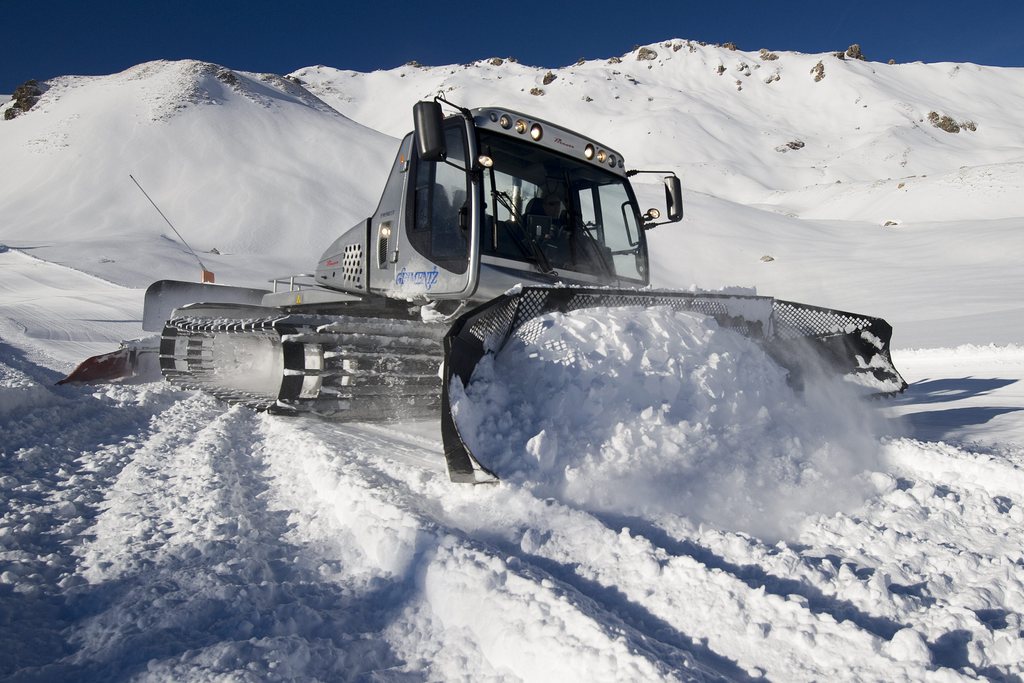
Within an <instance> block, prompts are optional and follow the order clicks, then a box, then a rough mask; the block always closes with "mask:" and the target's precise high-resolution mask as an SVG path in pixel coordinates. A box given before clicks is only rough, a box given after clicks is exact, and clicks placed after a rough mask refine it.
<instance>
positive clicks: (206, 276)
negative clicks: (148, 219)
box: [128, 173, 214, 283]
mask: <svg viewBox="0 0 1024 683" xmlns="http://www.w3.org/2000/svg"><path fill="white" fill-rule="evenodd" d="M128 177H129V178H131V179H132V182H133V183H135V187H137V188H139V192H141V193H142V194H143V195H145V197H146V199H148V200H149V203H150V204H152V205H153V208H154V209H156V212H157V213H158V214H160V217H161V218H163V219H164V221H165V222H166V223H167V225H169V226H171V230H173V231H174V234H175V235H177V236H178V239H179V240H181V243H182V244H184V245H185V248H186V249H188V253H190V254H192V257H193V258H195V260H196V262H197V263H198V264H199V267H200V268H201V269H202V271H203V279H202V281H203V282H210V283H212V282H213V281H214V278H213V271H211V270H207V269H206V266H205V265H204V264H203V261H202V259H200V258H199V255H198V254H196V252H195V251H193V250H192V247H190V246H188V242H186V241H185V238H184V237H182V236H181V233H180V232H178V229H177V228H175V227H174V224H173V223H171V221H170V220H168V218H167V216H165V215H164V212H163V211H161V210H160V207H159V206H157V205H156V202H154V201H153V198H152V197H150V196H149V194H148V193H147V192H146V191H145V190H144V189H142V185H140V184H139V181H138V180H136V179H135V176H133V175H132V174H131V173H129V174H128Z"/></svg>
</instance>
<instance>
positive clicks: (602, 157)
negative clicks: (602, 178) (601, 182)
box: [583, 143, 623, 168]
mask: <svg viewBox="0 0 1024 683" xmlns="http://www.w3.org/2000/svg"><path fill="white" fill-rule="evenodd" d="M583 156H585V157H586V158H587V159H588V160H590V161H593V160H595V159H596V160H597V163H599V164H608V165H609V166H611V167H612V168H615V167H616V166H618V167H619V168H622V165H623V164H622V159H619V158H618V157H616V156H615V155H614V154H611V153H609V152H606V151H604V150H603V149H597V148H596V147H594V145H592V144H589V143H588V144H587V147H586V149H584V150H583Z"/></svg>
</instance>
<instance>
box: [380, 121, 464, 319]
mask: <svg viewBox="0 0 1024 683" xmlns="http://www.w3.org/2000/svg"><path fill="white" fill-rule="evenodd" d="M443 131H444V142H445V150H446V153H445V155H444V158H443V159H441V160H438V161H427V160H425V159H422V158H420V157H419V155H418V154H416V152H415V151H413V153H412V154H411V157H412V158H411V160H410V161H411V164H410V166H411V167H410V169H409V178H408V181H407V183H408V184H407V186H406V197H405V216H404V219H405V220H404V221H403V226H404V230H403V231H402V232H403V234H402V239H401V242H400V246H399V250H398V259H397V261H396V263H395V264H394V266H395V267H394V282H393V293H394V294H395V295H397V296H399V297H401V298H411V299H421V298H425V299H468V298H470V297H471V296H472V295H473V294H474V293H475V291H476V285H477V274H478V271H479V243H478V239H479V238H478V236H479V233H480V227H479V224H480V201H481V200H480V188H479V181H478V180H476V179H475V178H474V174H472V173H470V172H469V171H468V169H469V168H470V167H469V163H470V162H469V160H470V159H474V158H475V155H474V153H473V152H474V150H475V147H476V145H475V141H474V132H473V129H472V127H471V122H469V123H467V122H466V121H464V120H462V119H460V118H453V119H449V120H447V121H445V123H444V128H443ZM413 147H414V149H415V147H416V146H415V145H413Z"/></svg>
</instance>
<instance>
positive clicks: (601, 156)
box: [597, 149, 608, 164]
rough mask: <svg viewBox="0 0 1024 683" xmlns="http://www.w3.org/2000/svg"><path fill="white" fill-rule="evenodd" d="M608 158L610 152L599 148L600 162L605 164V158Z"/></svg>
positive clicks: (598, 160)
mask: <svg viewBox="0 0 1024 683" xmlns="http://www.w3.org/2000/svg"><path fill="white" fill-rule="evenodd" d="M607 158H608V152H606V151H604V150H603V149H599V150H597V162H598V163H600V164H603V163H604V161H605V159H607Z"/></svg>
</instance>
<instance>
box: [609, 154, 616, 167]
mask: <svg viewBox="0 0 1024 683" xmlns="http://www.w3.org/2000/svg"><path fill="white" fill-rule="evenodd" d="M608 165H609V166H611V167H612V168H615V155H614V154H612V155H611V156H610V157H608Z"/></svg>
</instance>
